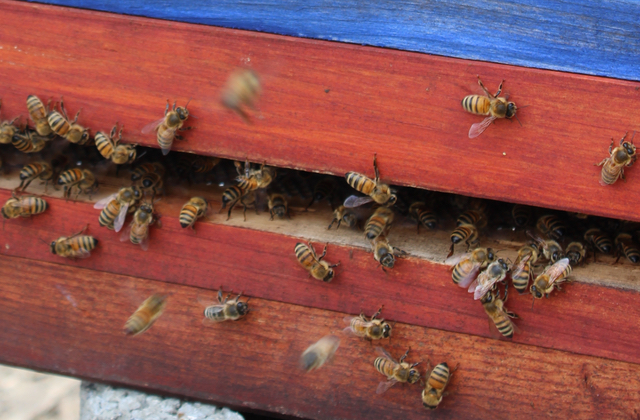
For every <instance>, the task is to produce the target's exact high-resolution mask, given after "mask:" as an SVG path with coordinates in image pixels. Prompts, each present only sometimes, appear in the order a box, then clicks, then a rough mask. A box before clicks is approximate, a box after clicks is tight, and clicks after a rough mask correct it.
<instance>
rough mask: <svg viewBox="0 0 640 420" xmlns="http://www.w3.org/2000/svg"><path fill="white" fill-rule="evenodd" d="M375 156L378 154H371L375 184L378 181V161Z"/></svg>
mask: <svg viewBox="0 0 640 420" xmlns="http://www.w3.org/2000/svg"><path fill="white" fill-rule="evenodd" d="M377 158H378V155H377V153H374V154H373V169H374V170H375V172H376V184H377V183H379V182H380V171H378V162H377Z"/></svg>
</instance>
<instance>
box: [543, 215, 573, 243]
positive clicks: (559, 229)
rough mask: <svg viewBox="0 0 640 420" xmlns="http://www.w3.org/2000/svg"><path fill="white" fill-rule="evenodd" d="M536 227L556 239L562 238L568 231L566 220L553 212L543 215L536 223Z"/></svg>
mask: <svg viewBox="0 0 640 420" xmlns="http://www.w3.org/2000/svg"><path fill="white" fill-rule="evenodd" d="M536 228H537V229H538V230H539V231H540V232H542V233H543V234H544V235H546V236H548V237H550V238H552V239H556V240H557V239H560V238H562V237H563V236H564V235H565V234H566V232H567V227H566V226H565V224H564V222H563V221H562V220H560V219H559V218H558V217H557V216H554V215H552V214H547V215H544V216H541V217H540V218H539V219H538V221H537V223H536Z"/></svg>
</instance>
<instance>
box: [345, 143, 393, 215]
mask: <svg viewBox="0 0 640 420" xmlns="http://www.w3.org/2000/svg"><path fill="white" fill-rule="evenodd" d="M376 159H377V156H376V154H374V155H373V169H374V170H375V173H376V179H375V180H372V179H369V178H367V177H366V176H364V175H362V174H359V173H357V172H347V173H346V174H345V178H346V179H347V183H348V184H349V185H350V186H351V187H353V188H354V189H355V190H356V191H358V192H361V193H363V194H366V195H368V197H358V196H355V195H352V196H350V197H347V199H346V200H345V201H344V206H345V207H350V208H351V207H358V206H362V205H363V204H367V203H370V202H371V201H375V202H376V203H378V204H381V205H389V206H392V205H393V204H395V202H396V200H397V197H396V195H395V194H394V193H393V191H392V190H391V188H390V187H389V186H388V185H387V184H381V183H380V172H379V171H378V163H377V160H376Z"/></svg>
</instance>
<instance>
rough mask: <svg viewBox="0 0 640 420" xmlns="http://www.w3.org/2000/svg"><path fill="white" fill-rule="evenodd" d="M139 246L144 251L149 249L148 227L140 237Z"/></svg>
mask: <svg viewBox="0 0 640 420" xmlns="http://www.w3.org/2000/svg"><path fill="white" fill-rule="evenodd" d="M140 248H142V250H143V251H146V250H148V249H149V229H148V228H147V233H145V234H144V236H143V237H142V239H141V240H140Z"/></svg>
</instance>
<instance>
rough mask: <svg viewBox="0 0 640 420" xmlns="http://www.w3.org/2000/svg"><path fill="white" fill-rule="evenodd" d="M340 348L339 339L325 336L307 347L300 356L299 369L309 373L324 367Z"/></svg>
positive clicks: (333, 336)
mask: <svg viewBox="0 0 640 420" xmlns="http://www.w3.org/2000/svg"><path fill="white" fill-rule="evenodd" d="M338 347H340V338H338V337H337V336H335V335H326V336H324V337H322V338H321V339H320V340H318V341H317V342H315V343H313V344H312V345H311V346H309V347H308V348H307V349H306V350H305V351H304V352H303V353H302V356H300V362H299V365H300V368H301V369H302V370H304V371H307V372H310V371H312V370H314V369H318V368H320V367H321V366H322V365H324V364H325V363H326V362H327V361H328V360H329V359H331V356H333V355H334V354H335V352H336V351H337V350H338Z"/></svg>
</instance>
